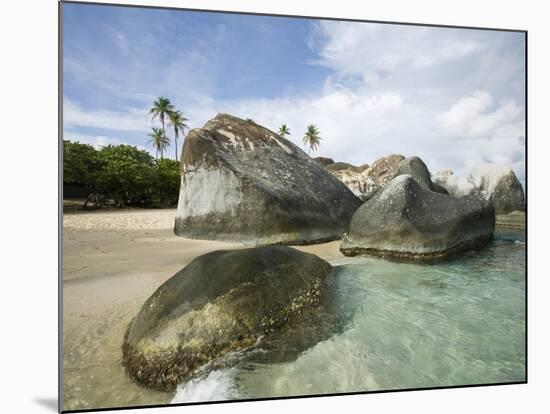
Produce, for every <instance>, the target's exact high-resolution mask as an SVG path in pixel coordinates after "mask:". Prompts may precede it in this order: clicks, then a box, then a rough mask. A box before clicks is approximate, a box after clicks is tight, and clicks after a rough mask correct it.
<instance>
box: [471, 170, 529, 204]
mask: <svg viewBox="0 0 550 414" xmlns="http://www.w3.org/2000/svg"><path fill="white" fill-rule="evenodd" d="M470 177H471V179H472V181H473V182H474V184H475V185H476V187H477V188H479V191H480V193H481V197H483V198H484V199H485V200H488V201H489V202H490V203H491V204H492V205H493V206H494V207H495V210H496V212H497V213H498V214H501V213H502V214H505V213H509V212H511V211H514V210H524V209H525V194H524V192H523V187H522V186H521V183H520V182H519V180H518V179H517V177H516V174H514V171H512V169H511V168H510V167H508V166H504V165H498V164H481V165H477V166H475V167H474V168H473V170H472V174H471V175H470Z"/></svg>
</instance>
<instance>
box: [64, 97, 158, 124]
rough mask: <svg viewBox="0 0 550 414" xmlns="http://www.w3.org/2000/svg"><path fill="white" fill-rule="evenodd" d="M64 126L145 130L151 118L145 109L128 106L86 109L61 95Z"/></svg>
mask: <svg viewBox="0 0 550 414" xmlns="http://www.w3.org/2000/svg"><path fill="white" fill-rule="evenodd" d="M63 124H64V127H77V126H78V127H92V128H102V129H110V130H116V131H135V132H137V131H139V132H144V131H147V130H148V129H149V128H150V126H151V118H150V117H149V116H148V111H147V109H145V108H143V109H136V108H129V109H127V110H126V111H108V110H97V111H86V110H83V109H82V108H81V107H80V106H79V105H77V104H75V103H74V102H72V101H70V100H69V99H67V97H66V96H64V97H63Z"/></svg>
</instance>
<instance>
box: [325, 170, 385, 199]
mask: <svg viewBox="0 0 550 414" xmlns="http://www.w3.org/2000/svg"><path fill="white" fill-rule="evenodd" d="M332 174H333V175H334V176H335V177H336V178H338V179H339V180H340V181H342V182H343V183H344V184H345V185H346V186H347V187H348V188H349V189H350V190H351V191H352V192H353V194H355V195H356V196H357V197H359V198H360V199H361V200H362V201H366V200H368V199H369V198H370V197H371V196H372V195H373V194H374V193H376V191H378V189H379V188H380V187H379V186H378V185H377V184H376V183H375V182H374V181H373V180H372V179H371V178H370V177H368V176H366V175H365V174H362V173H359V172H356V171H353V170H350V169H347V170H337V171H332Z"/></svg>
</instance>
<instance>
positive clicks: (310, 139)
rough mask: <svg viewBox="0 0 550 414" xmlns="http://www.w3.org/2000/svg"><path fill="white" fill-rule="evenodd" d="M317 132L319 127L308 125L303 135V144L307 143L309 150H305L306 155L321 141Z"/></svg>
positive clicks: (317, 146) (315, 148)
mask: <svg viewBox="0 0 550 414" xmlns="http://www.w3.org/2000/svg"><path fill="white" fill-rule="evenodd" d="M319 134H320V132H319V129H318V128H317V127H316V126H315V125H313V124H311V125H308V127H307V131H306V133H305V135H304V144H306V145H309V150H308V152H307V153H308V155H309V153H310V151H311V150H314V151H315V150H317V148H319V144H320V142H321V137H320V136H319Z"/></svg>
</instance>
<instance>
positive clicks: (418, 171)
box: [395, 156, 449, 194]
mask: <svg viewBox="0 0 550 414" xmlns="http://www.w3.org/2000/svg"><path fill="white" fill-rule="evenodd" d="M405 174H408V175H410V176H412V177H413V178H414V179H415V181H416V182H417V183H418V184H420V185H421V186H422V187H424V188H425V189H427V190H431V191H435V192H438V193H442V194H449V192H448V191H447V190H446V189H445V188H444V187H443V186H441V185H439V184H437V183H434V182H432V178H431V174H430V171H429V170H428V167H427V166H426V164H424V161H422V160H421V159H420V158H418V157H416V156H415V157H409V158H405V159H404V160H401V162H400V163H399V165H398V167H397V171H396V172H395V176H396V177H397V176H398V175H405Z"/></svg>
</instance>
